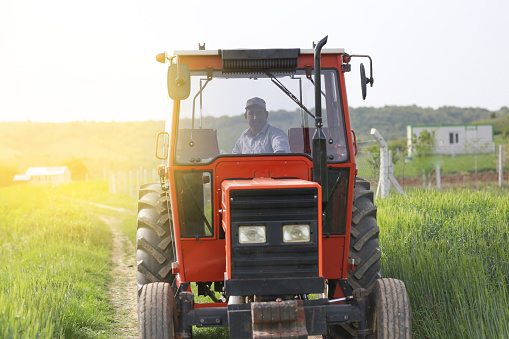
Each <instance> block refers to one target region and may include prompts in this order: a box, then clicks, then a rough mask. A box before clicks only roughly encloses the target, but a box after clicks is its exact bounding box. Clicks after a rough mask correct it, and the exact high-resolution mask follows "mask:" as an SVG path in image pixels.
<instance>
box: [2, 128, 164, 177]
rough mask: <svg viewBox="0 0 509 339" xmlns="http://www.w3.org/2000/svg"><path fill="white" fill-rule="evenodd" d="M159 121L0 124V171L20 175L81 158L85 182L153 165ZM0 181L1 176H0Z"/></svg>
mask: <svg viewBox="0 0 509 339" xmlns="http://www.w3.org/2000/svg"><path fill="white" fill-rule="evenodd" d="M163 130H164V122H163V121H141V122H70V123H37V122H0V135H1V139H0V169H1V168H2V166H3V168H4V171H5V167H9V168H11V171H16V172H17V173H24V172H25V171H26V169H27V168H28V167H30V166H55V165H61V164H64V163H66V162H69V161H71V160H72V159H73V158H78V159H81V160H82V162H83V163H84V164H85V166H87V168H88V172H89V177H91V178H102V176H103V168H106V169H109V170H110V169H111V170H129V169H133V170H134V169H137V168H140V166H143V167H145V168H150V167H154V166H157V164H158V162H157V161H156V159H155V157H154V145H155V136H156V134H157V133H158V132H160V131H163ZM0 176H3V175H2V174H1V173H0Z"/></svg>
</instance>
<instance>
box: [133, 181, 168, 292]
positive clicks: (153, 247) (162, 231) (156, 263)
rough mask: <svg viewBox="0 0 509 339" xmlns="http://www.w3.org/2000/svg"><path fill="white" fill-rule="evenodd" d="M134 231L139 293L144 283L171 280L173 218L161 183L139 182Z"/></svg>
mask: <svg viewBox="0 0 509 339" xmlns="http://www.w3.org/2000/svg"><path fill="white" fill-rule="evenodd" d="M137 224H138V230H137V232H136V262H137V273H136V280H137V284H138V295H140V293H141V289H142V287H143V285H145V284H149V283H156V282H166V283H169V284H171V283H173V280H174V278H175V277H174V275H173V274H172V272H171V264H172V262H173V261H174V255H173V247H174V244H173V240H172V239H173V222H172V218H171V210H170V203H169V201H168V196H167V195H166V193H165V192H164V191H163V190H162V189H161V185H160V184H159V183H158V182H156V183H149V184H145V185H142V186H141V187H140V191H139V200H138V222H137Z"/></svg>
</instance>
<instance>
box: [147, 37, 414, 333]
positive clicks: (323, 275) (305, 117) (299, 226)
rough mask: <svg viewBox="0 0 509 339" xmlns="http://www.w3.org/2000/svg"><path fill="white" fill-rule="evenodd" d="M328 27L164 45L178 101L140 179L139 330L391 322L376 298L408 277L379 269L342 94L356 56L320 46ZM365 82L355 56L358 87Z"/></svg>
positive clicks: (327, 328) (346, 328) (354, 327)
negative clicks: (274, 43)
mask: <svg viewBox="0 0 509 339" xmlns="http://www.w3.org/2000/svg"><path fill="white" fill-rule="evenodd" d="M326 40H327V39H326V38H324V39H322V40H321V41H320V42H319V43H318V44H317V45H316V46H315V48H314V49H310V50H306V49H257V50H248V49H237V50H205V49H204V48H201V47H200V49H199V50H196V51H176V52H174V54H173V55H171V56H168V55H167V54H166V53H162V54H159V55H158V56H157V60H158V61H160V62H163V63H165V62H169V67H168V77H167V87H168V95H169V96H170V98H172V99H173V110H172V114H171V118H170V120H169V121H168V122H167V128H166V131H165V132H162V133H160V134H159V135H158V140H157V142H156V145H157V146H156V154H157V156H158V158H160V159H162V160H163V161H164V163H163V164H162V165H161V166H160V168H159V175H160V182H156V183H150V184H145V185H143V186H142V187H141V188H140V200H139V210H138V231H137V263H138V275H137V278H138V279H137V280H138V294H139V319H140V322H139V323H140V325H139V330H140V337H141V338H151V337H163V338H174V337H176V338H189V337H190V336H191V334H192V327H193V326H198V327H228V329H229V332H230V337H232V338H253V337H256V338H265V337H273V336H281V337H286V336H292V337H298V338H307V336H308V335H326V336H329V337H331V338H335V337H338V338H339V337H341V338H342V337H360V338H363V337H365V336H367V335H370V334H373V333H375V332H376V331H377V328H378V327H377V326H379V327H380V326H382V327H383V326H385V324H378V323H377V321H376V320H375V319H376V317H377V314H378V313H377V312H387V309H384V308H380V310H377V307H376V302H375V299H376V298H377V297H380V296H385V295H386V294H388V293H393V292H395V290H394V289H395V288H396V289H398V291H399V292H401V288H403V289H404V285H403V287H402V286H401V284H400V283H395V284H393V285H390V286H389V285H387V286H388V287H387V286H386V285H385V284H382V281H383V279H379V278H380V257H381V252H380V248H379V243H378V227H377V226H376V207H375V206H374V205H373V192H372V191H371V190H370V184H369V183H368V182H366V181H363V180H362V179H359V178H356V174H357V168H356V164H355V154H356V141H355V134H354V133H353V131H352V130H351V128H350V119H349V113H348V102H347V99H346V89H345V78H344V74H345V73H346V72H348V71H350V68H351V67H350V61H351V58H352V57H353V56H351V55H348V54H346V53H345V52H344V50H342V49H329V50H327V49H324V50H323V51H322V47H323V46H324V45H325V43H326ZM361 57H367V56H361ZM370 61H371V59H370ZM370 69H371V70H372V67H370ZM368 83H369V84H371V85H372V84H373V77H372V75H370V78H367V77H366V76H365V72H364V67H363V66H362V65H361V84H362V91H363V96H365V93H366V85H367V84H368ZM191 284H193V285H195V286H196V287H197V294H198V295H203V296H206V297H207V298H208V302H203V301H202V302H196V301H195V296H194V294H193V293H192V292H191V288H190V286H191ZM405 295H406V292H405ZM391 305H392V306H391V307H396V306H397V307H399V306H398V305H400V306H405V305H406V304H405V302H399V301H398V300H396V301H394V302H391ZM398 311H399V312H400V317H403V318H405V317H408V316H409V311H408V312H406V311H405V312H404V311H403V310H399V309H398ZM390 312H393V310H392V309H390ZM401 314H403V315H401ZM379 316H387V315H386V314H385V313H384V314H383V315H379ZM391 316H392V313H391ZM405 319H406V320H408V319H407V318H405Z"/></svg>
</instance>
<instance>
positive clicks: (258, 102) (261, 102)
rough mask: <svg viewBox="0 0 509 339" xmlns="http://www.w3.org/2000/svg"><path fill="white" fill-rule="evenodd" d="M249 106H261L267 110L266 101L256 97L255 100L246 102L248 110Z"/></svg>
mask: <svg viewBox="0 0 509 339" xmlns="http://www.w3.org/2000/svg"><path fill="white" fill-rule="evenodd" d="M249 106H260V107H262V108H263V109H264V110H267V107H266V105H265V100H263V99H261V98H258V97H254V98H251V99H249V100H248V101H247V102H246V108H248V107H249Z"/></svg>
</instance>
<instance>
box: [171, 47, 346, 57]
mask: <svg viewBox="0 0 509 339" xmlns="http://www.w3.org/2000/svg"><path fill="white" fill-rule="evenodd" d="M289 51H293V52H296V53H297V55H300V54H314V53H315V51H314V50H313V49H299V48H294V49H273V48H272V49H241V48H239V49H223V50H221V49H212V50H182V51H174V52H173V55H172V56H215V55H219V56H222V55H223V54H224V52H230V53H243V54H252V53H256V54H259V53H263V54H268V55H274V54H279V53H285V54H286V53H288V52H289ZM321 53H322V54H344V53H345V50H344V49H343V48H330V49H323V50H322V52H321Z"/></svg>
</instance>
